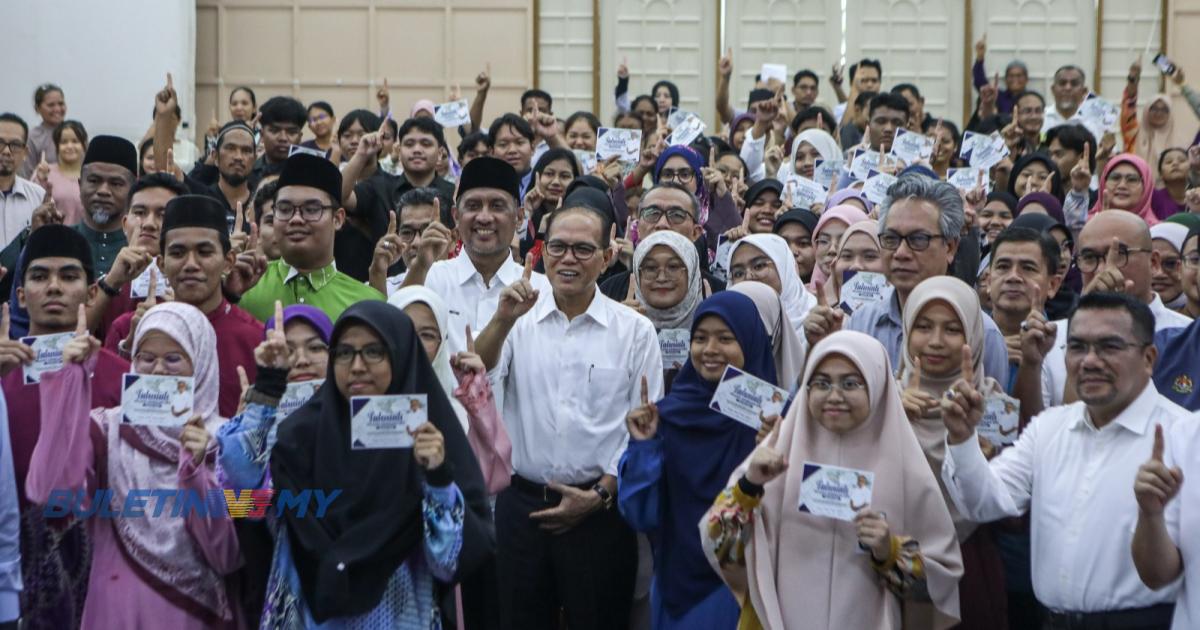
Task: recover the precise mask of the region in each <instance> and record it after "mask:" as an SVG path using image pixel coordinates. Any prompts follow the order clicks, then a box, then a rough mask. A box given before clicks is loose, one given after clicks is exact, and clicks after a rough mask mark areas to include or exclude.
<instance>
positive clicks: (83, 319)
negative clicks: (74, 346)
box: [4, 302, 88, 337]
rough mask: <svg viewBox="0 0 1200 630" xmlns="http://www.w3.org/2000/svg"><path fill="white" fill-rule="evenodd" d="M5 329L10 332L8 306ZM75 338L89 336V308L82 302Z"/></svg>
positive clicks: (5, 312)
mask: <svg viewBox="0 0 1200 630" xmlns="http://www.w3.org/2000/svg"><path fill="white" fill-rule="evenodd" d="M4 329H5V330H8V308H7V305H6V308H5V309H4ZM75 336H76V337H86V336H88V326H87V307H85V306H84V305H83V303H82V302H81V303H80V304H79V319H77V320H76V321H75Z"/></svg>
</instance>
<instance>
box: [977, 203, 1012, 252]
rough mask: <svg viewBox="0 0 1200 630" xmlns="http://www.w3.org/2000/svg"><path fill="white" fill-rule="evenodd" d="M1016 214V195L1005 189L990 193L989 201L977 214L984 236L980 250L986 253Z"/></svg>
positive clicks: (980, 229)
mask: <svg viewBox="0 0 1200 630" xmlns="http://www.w3.org/2000/svg"><path fill="white" fill-rule="evenodd" d="M1016 216H1017V198H1016V197H1014V196H1012V195H1010V194H1008V193H1006V192H1004V191H1003V190H996V191H992V192H991V193H988V196H987V201H986V202H985V203H984V204H983V208H982V209H980V210H979V212H978V213H977V214H976V221H977V224H978V226H979V232H980V234H981V235H982V237H983V247H982V248H981V249H980V251H981V252H983V253H984V254H986V253H987V252H988V250H989V249H990V247H991V242H992V241H993V240H995V239H996V237H997V236H1000V232H1001V231H1002V230H1003V229H1004V228H1006V227H1008V225H1009V224H1010V223H1012V220H1013V218H1015V217H1016Z"/></svg>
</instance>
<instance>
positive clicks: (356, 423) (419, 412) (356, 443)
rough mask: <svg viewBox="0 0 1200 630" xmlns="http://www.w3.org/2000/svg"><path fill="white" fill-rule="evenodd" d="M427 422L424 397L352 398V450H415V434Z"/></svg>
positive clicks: (427, 410)
mask: <svg viewBox="0 0 1200 630" xmlns="http://www.w3.org/2000/svg"><path fill="white" fill-rule="evenodd" d="M428 419H429V401H428V397H427V396H426V395H425V394H403V395H391V396H354V397H352V398H351V399H350V448H351V449H355V450H365V449H376V448H412V445H413V432H415V431H416V430H417V427H419V426H421V425H422V424H425V421H426V420H428Z"/></svg>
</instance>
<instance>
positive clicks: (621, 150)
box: [596, 127, 642, 162]
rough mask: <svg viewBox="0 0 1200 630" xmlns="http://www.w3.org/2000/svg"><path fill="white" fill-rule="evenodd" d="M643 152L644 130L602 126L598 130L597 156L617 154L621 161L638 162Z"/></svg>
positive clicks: (603, 156) (605, 158) (605, 157)
mask: <svg viewBox="0 0 1200 630" xmlns="http://www.w3.org/2000/svg"><path fill="white" fill-rule="evenodd" d="M641 154H642V130H641V129H621V128H619V127H601V128H600V130H599V131H597V132H596V158H597V159H599V160H607V159H608V158H610V157H613V156H616V158H617V160H618V161H620V162H637V161H638V157H639V156H641Z"/></svg>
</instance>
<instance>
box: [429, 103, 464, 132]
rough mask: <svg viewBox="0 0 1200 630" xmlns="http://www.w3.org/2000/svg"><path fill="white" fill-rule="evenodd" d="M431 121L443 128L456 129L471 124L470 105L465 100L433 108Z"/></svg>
mask: <svg viewBox="0 0 1200 630" xmlns="http://www.w3.org/2000/svg"><path fill="white" fill-rule="evenodd" d="M433 119H434V121H436V122H437V124H439V125H441V126H443V127H458V126H461V125H465V124H467V123H469V122H471V105H470V104H469V103H467V99H465V98H460V99H458V100H457V101H450V102H449V103H442V104H441V105H434V106H433Z"/></svg>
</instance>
